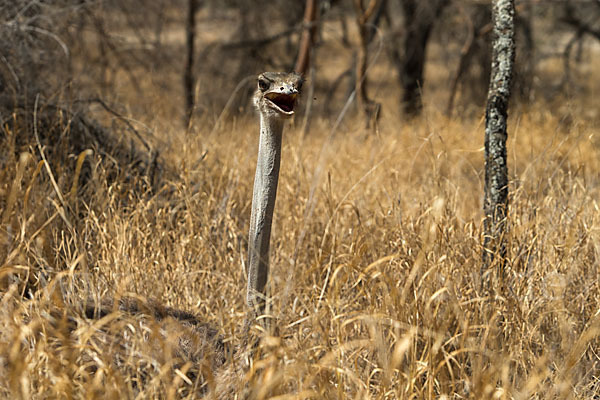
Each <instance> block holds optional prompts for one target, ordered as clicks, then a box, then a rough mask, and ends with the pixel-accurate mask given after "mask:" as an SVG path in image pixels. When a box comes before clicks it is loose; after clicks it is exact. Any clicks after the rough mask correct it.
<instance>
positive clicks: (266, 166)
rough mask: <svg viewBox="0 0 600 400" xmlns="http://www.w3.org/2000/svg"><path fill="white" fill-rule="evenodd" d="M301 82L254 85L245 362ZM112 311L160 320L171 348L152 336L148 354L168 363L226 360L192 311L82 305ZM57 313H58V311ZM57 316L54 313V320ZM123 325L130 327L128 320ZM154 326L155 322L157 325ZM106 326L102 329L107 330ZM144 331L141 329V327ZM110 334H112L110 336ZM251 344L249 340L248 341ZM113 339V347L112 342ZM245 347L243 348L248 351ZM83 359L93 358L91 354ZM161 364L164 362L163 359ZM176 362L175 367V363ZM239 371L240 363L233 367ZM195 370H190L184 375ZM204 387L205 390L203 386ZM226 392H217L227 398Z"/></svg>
mask: <svg viewBox="0 0 600 400" xmlns="http://www.w3.org/2000/svg"><path fill="white" fill-rule="evenodd" d="M301 86H302V77H301V76H300V75H298V74H296V73H282V72H265V73H262V74H260V75H259V76H258V87H257V90H256V92H255V95H254V105H255V107H256V108H257V110H258V112H259V115H260V138H259V146H258V159H257V165H256V175H255V180H254V189H253V195H252V211H251V217H250V232H249V238H248V264H247V265H248V286H247V292H246V304H247V308H248V311H247V316H246V321H245V323H244V335H245V338H244V341H245V343H243V344H242V345H241V346H238V347H239V349H240V350H242V352H245V353H244V354H241V353H242V352H239V351H238V352H237V353H238V356H240V358H241V357H245V358H246V362H245V363H241V364H244V365H246V366H247V365H248V364H247V362H248V361H249V360H251V359H252V355H253V352H254V349H255V348H256V346H255V343H253V342H251V341H250V339H249V337H250V327H251V326H252V325H254V324H255V323H257V324H258V325H260V326H261V327H262V328H263V329H266V328H267V326H268V324H267V323H266V322H265V318H260V317H261V316H262V315H263V314H264V312H265V305H266V299H267V293H266V283H267V278H268V275H269V242H270V236H271V226H272V221H273V211H274V207H275V197H276V192H277V183H278V178H279V164H280V160H281V140H282V132H283V125H284V123H285V121H286V120H287V119H289V118H291V117H292V116H293V115H294V108H295V105H296V98H297V96H298V94H299V92H300V89H301ZM114 311H120V312H121V314H122V316H123V317H127V316H132V318H139V317H140V316H142V318H145V317H150V319H149V320H143V321H150V322H149V323H150V324H152V322H151V321H156V323H158V327H159V330H160V332H161V336H162V338H163V339H166V341H167V342H169V344H170V345H169V347H170V348H171V351H170V352H168V353H165V352H164V348H165V347H164V346H163V345H162V344H161V343H154V341H152V340H150V343H148V346H147V347H148V348H149V349H150V350H149V351H150V358H151V359H152V360H158V361H159V362H160V361H164V362H169V360H170V359H174V358H175V359H179V360H182V361H183V362H182V365H183V364H185V363H186V362H191V363H192V364H194V365H197V366H199V367H198V368H197V369H196V370H197V371H198V373H199V371H200V370H204V369H203V368H201V367H202V366H207V365H208V366H209V367H210V368H209V369H210V370H213V371H216V370H218V369H220V368H221V367H223V366H224V364H225V362H226V358H227V357H226V354H227V353H228V352H227V351H226V346H225V345H224V343H223V341H222V339H221V338H220V337H219V335H218V329H215V328H214V327H212V326H210V324H207V323H206V322H203V321H202V320H200V319H199V318H197V317H196V316H195V315H193V314H191V313H189V312H186V311H181V310H177V309H174V308H170V307H165V306H163V305H161V304H159V303H157V302H154V301H147V300H144V299H139V298H132V297H126V298H122V299H118V300H116V299H115V300H109V301H105V302H102V303H101V304H94V303H93V302H89V304H86V305H85V306H84V314H85V316H86V318H88V319H95V320H97V319H100V318H103V317H106V318H104V319H105V320H106V319H107V318H111V316H114V315H118V314H114ZM57 316H60V314H59V315H57ZM58 319H60V318H57V320H58ZM124 322H125V323H124V324H123V325H126V326H129V325H130V324H129V322H128V321H127V320H125V321H124ZM155 326H156V325H155ZM110 329H111V328H110V327H107V328H106V330H107V331H110ZM141 330H143V329H141ZM111 337H112V339H111ZM101 341H104V342H105V344H106V345H108V346H109V347H112V348H115V347H116V348H118V349H120V353H119V351H117V354H116V356H115V358H116V361H117V363H119V364H126V363H124V362H123V361H124V360H125V358H126V357H127V349H128V348H129V345H128V344H127V343H126V342H123V341H122V338H121V337H120V336H115V335H114V334H113V335H112V336H111V335H110V334H108V333H106V334H103V336H102V338H101ZM250 343H251V344H250ZM115 344H116V346H115ZM246 350H247V351H246ZM86 358H89V359H90V360H91V359H94V355H93V354H92V355H90V356H88V357H86ZM161 364H162V363H161ZM174 367H178V364H175V365H174ZM233 368H234V369H235V370H237V371H239V370H240V369H239V366H233ZM190 374H191V375H195V373H194V372H189V373H188V375H190ZM201 390H205V389H201ZM225 397H226V395H223V396H219V398H225Z"/></svg>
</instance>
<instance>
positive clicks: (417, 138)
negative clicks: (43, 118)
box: [0, 69, 600, 399]
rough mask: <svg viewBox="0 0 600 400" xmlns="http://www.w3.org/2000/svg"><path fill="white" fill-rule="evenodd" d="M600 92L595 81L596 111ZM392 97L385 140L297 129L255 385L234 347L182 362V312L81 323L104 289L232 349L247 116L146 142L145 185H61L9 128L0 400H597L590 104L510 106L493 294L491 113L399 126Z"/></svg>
mask: <svg viewBox="0 0 600 400" xmlns="http://www.w3.org/2000/svg"><path fill="white" fill-rule="evenodd" d="M440 71H441V70H439V69H438V70H437V73H440ZM434 75H435V72H434ZM440 79H443V77H441V78H440ZM374 81H375V80H374ZM599 81H600V80H599V79H595V80H594V79H592V80H591V81H589V82H588V83H589V85H590V88H591V89H590V91H589V92H588V93H591V94H590V97H592V98H593V94H594V93H595V92H596V93H597V88H595V87H593V85H595V83H594V82H599ZM375 82H376V83H375V84H374V87H377V85H378V84H379V86H381V85H383V84H384V83H385V81H384V80H383V78H382V80H381V81H379V82H378V81H375ZM377 82H378V83H377ZM124 92H126V91H124ZM429 93H430V96H431V97H435V96H436V94H435V93H434V92H433V90H431V91H429ZM432 93H434V94H432ZM392 95H393V96H394V98H391V97H390V98H386V99H381V98H377V100H379V101H382V103H383V104H384V113H383V120H382V121H381V124H380V128H379V131H378V132H377V133H376V134H371V133H368V132H364V131H362V130H360V129H357V128H356V127H357V126H362V122H360V121H356V120H352V118H349V119H347V120H346V121H345V122H343V123H342V125H341V126H340V128H339V129H338V130H337V131H335V132H334V133H335V134H334V135H330V134H329V132H330V131H331V129H332V125H333V120H334V118H333V117H331V118H328V119H320V120H317V121H314V123H313V125H312V132H311V134H310V135H308V136H307V137H304V138H303V137H302V136H301V134H300V131H301V129H300V127H299V126H295V127H289V128H288V129H287V130H286V133H285V134H284V135H285V139H284V149H283V158H282V160H283V161H282V171H281V178H280V186H279V191H278V199H277V205H276V215H275V221H274V229H273V237H272V244H271V266H272V274H271V281H270V285H271V290H272V295H273V302H272V305H271V312H272V314H273V316H274V318H275V321H276V322H275V324H274V325H275V331H274V333H273V335H272V336H269V337H265V338H264V340H263V342H262V344H261V357H260V359H258V360H256V361H255V364H254V367H253V369H251V370H250V371H248V372H247V373H242V372H240V370H239V369H238V368H236V367H235V365H236V363H237V361H236V360H237V358H236V357H237V356H236V355H233V354H232V353H231V352H230V353H227V360H226V361H225V364H224V366H223V367H221V368H216V367H215V366H214V365H213V364H211V363H210V362H208V361H206V360H204V359H203V358H194V357H188V356H187V355H181V354H180V353H178V351H177V348H176V347H177V346H176V345H175V346H174V343H175V344H176V343H180V342H181V340H182V339H181V337H182V335H183V336H185V335H186V334H187V333H186V332H187V331H186V329H187V328H181V324H177V323H175V322H174V321H172V320H171V319H165V320H156V319H154V318H151V317H148V316H143V315H129V314H128V313H125V312H122V311H121V310H118V309H116V308H115V309H113V310H112V312H110V313H108V314H107V315H105V316H104V317H102V318H100V319H96V320H94V319H88V318H86V317H85V315H86V307H88V306H89V305H96V304H100V303H101V299H103V298H106V297H112V296H117V297H121V296H138V297H141V298H150V299H156V300H157V301H159V302H161V303H162V304H165V305H168V306H172V307H177V308H180V309H183V310H188V311H190V312H193V313H195V314H196V315H198V316H201V317H202V319H203V320H204V321H206V322H207V323H210V324H211V325H212V326H214V327H216V328H217V329H218V331H219V333H220V334H221V337H222V338H223V340H224V342H225V344H226V347H227V348H229V349H232V348H235V347H236V346H237V345H239V344H240V343H241V342H242V338H241V329H242V322H243V318H244V312H245V310H244V294H243V293H244V289H245V258H246V236H247V231H248V222H249V214H250V199H251V190H252V180H253V174H254V162H255V159H256V158H255V157H256V147H257V122H256V121H255V119H254V118H252V119H241V120H240V119H237V120H234V121H229V122H228V123H227V124H225V126H222V127H221V129H220V130H217V131H214V132H209V129H204V128H202V126H203V125H202V124H200V123H199V122H198V123H197V125H196V126H195V127H194V129H193V131H195V132H196V133H195V134H194V135H193V136H186V133H185V132H183V130H182V129H178V128H170V129H168V128H167V129H168V130H165V132H164V136H162V137H155V138H153V141H154V144H155V145H159V146H160V148H161V150H162V153H161V154H162V160H163V161H164V162H165V164H166V167H167V168H166V170H167V173H166V174H165V175H164V177H163V181H162V184H161V186H160V187H159V190H158V191H157V192H154V193H152V192H150V191H147V190H146V189H144V188H145V187H146V186H144V185H139V184H137V183H136V179H137V178H135V176H132V175H129V174H128V173H127V172H126V171H123V170H121V169H118V168H116V167H115V166H114V165H113V164H112V161H111V160H108V159H107V157H105V156H103V155H99V154H97V153H96V154H93V155H92V156H89V155H88V158H87V161H86V162H85V163H84V168H87V170H86V179H85V180H84V181H83V182H82V184H80V185H79V186H77V185H75V186H74V185H73V182H74V181H75V182H79V181H80V180H79V178H78V176H77V173H76V170H77V168H76V165H77V160H78V154H70V155H69V154H68V153H60V152H58V151H55V153H56V152H58V154H54V155H55V157H54V158H52V160H51V161H50V163H49V166H50V167H51V172H52V175H53V177H54V178H55V181H56V184H53V183H52V181H51V179H50V178H49V177H50V174H49V172H48V170H47V169H46V168H45V167H44V166H43V165H41V164H39V163H38V161H39V159H40V152H39V149H38V148H37V146H35V145H34V144H30V145H27V144H25V145H20V146H18V145H17V144H16V143H17V141H15V140H13V139H14V137H15V135H20V134H22V131H20V130H19V129H17V128H16V127H17V126H19V124H18V123H17V124H13V126H12V128H11V127H10V126H8V125H7V126H6V127H5V130H4V134H3V135H4V137H3V138H2V142H0V143H2V148H1V152H0V218H1V221H0V222H1V225H0V265H1V267H0V268H1V269H0V282H1V284H2V287H1V291H0V296H1V297H0V395H1V396H2V397H5V398H19V397H20V398H27V399H29V398H36V399H37V398H118V399H122V398H177V397H186V396H187V397H191V398H195V397H198V396H201V395H203V394H205V395H207V396H208V398H211V397H216V393H221V397H222V398H235V397H236V396H235V395H234V393H238V394H239V393H242V392H245V393H246V395H249V396H250V397H251V398H256V399H266V398H277V399H305V398H311V399H321V398H325V399H338V398H340V399H341V398H348V399H415V398H419V399H421V398H423V399H432V398H440V399H461V398H469V399H488V398H497V399H563V398H568V399H590V398H598V396H600V372H599V371H600V356H599V355H598V349H599V345H600V316H599V313H600V287H599V282H598V278H599V273H598V256H599V253H600V210H599V209H598V203H597V199H598V198H599V195H600V193H599V191H600V182H599V179H598V176H599V174H600V161H599V160H600V154H599V153H600V142H599V138H598V135H599V133H600V132H598V128H597V127H598V115H597V114H590V110H589V104H588V103H589V102H590V101H591V100H590V99H589V98H587V97H582V98H581V99H579V100H577V101H563V104H561V105H560V106H554V107H552V108H550V109H547V108H545V106H544V105H542V104H541V103H540V104H539V105H536V106H532V107H530V108H525V107H522V106H516V105H515V106H513V108H512V109H511V111H510V123H511V126H510V129H509V131H510V133H509V143H508V145H509V166H510V175H511V199H510V212H509V229H510V230H509V233H508V237H507V243H508V258H509V262H508V269H507V276H506V279H505V281H504V282H497V283H498V286H497V287H496V288H495V290H494V291H493V293H491V294H488V293H486V292H484V291H482V290H481V289H480V286H481V285H480V284H481V282H480V267H481V262H480V260H481V242H482V241H481V227H482V224H481V222H482V212H481V198H482V193H483V176H482V174H483V149H482V146H483V124H482V121H481V120H479V119H476V120H459V119H458V117H457V119H454V120H447V119H446V118H444V117H442V116H440V115H438V114H437V113H436V112H435V111H433V110H430V109H428V110H427V113H426V116H425V117H424V118H423V120H421V121H415V122H412V123H406V122H404V121H402V120H400V119H398V117H397V116H395V115H393V111H394V109H395V107H394V106H391V107H387V108H386V106H385V105H390V104H391V105H394V104H395V101H396V98H395V97H396V96H395V92H394V93H391V94H390V96H392ZM444 98H445V97H444ZM147 100H148V99H145V101H147ZM155 100H156V101H155V102H154V105H153V107H156V108H161V104H162V103H161V102H163V103H164V104H167V103H170V104H171V106H172V105H173V104H175V101H174V100H173V99H171V98H164V97H162V98H161V97H160V96H156V99H155ZM434 102H435V101H434ZM130 103H131V104H134V103H135V99H131V102H130ZM550 110H551V111H550ZM455 114H457V113H455ZM139 119H142V120H144V118H139ZM145 121H146V122H147V123H148V124H149V125H152V124H153V126H159V127H164V126H168V125H169V121H165V120H164V119H162V120H161V119H160V118H159V119H158V120H152V118H151V117H148V116H146V119H145ZM167 137H168V139H167ZM61 155H62V160H63V161H62V162H59V161H57V160H60V159H61V158H60V156H61ZM168 171H171V172H168ZM73 187H74V189H73ZM59 194H60V195H59ZM188 328H189V327H188ZM239 397H241V395H239V396H238V398H239Z"/></svg>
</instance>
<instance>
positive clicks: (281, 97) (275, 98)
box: [265, 92, 296, 115]
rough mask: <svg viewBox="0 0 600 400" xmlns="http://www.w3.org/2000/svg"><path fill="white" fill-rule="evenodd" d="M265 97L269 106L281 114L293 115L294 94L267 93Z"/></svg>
mask: <svg viewBox="0 0 600 400" xmlns="http://www.w3.org/2000/svg"><path fill="white" fill-rule="evenodd" d="M265 97H266V99H267V100H269V102H270V103H271V106H272V107H273V108H275V109H276V110H277V111H279V112H280V113H282V114H285V115H293V114H294V107H295V106H296V93H292V94H285V93H273V92H272V93H267V94H265Z"/></svg>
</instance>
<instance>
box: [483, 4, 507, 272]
mask: <svg viewBox="0 0 600 400" xmlns="http://www.w3.org/2000/svg"><path fill="white" fill-rule="evenodd" d="M492 4H493V11H492V12H493V21H494V43H493V54H492V73H491V77H490V86H489V91H488V100H487V107H486V115H485V116H486V123H485V194H484V203H483V209H484V213H485V219H484V241H483V269H482V272H484V271H486V270H487V269H488V267H490V266H491V264H492V263H493V262H494V260H497V261H498V262H499V263H500V271H501V272H502V271H503V268H504V263H505V258H506V245H505V234H506V213H507V208H508V168H507V165H506V137H507V133H506V123H507V116H508V114H507V110H508V101H509V99H510V92H511V81H512V75H513V65H514V59H515V40H514V14H515V5H514V0H493V1H492ZM486 280H487V279H484V281H486Z"/></svg>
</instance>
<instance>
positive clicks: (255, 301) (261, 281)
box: [246, 72, 302, 325]
mask: <svg viewBox="0 0 600 400" xmlns="http://www.w3.org/2000/svg"><path fill="white" fill-rule="evenodd" d="M301 86H302V78H301V76H300V75H298V74H296V73H290V74H287V73H281V72H279V73H278V72H265V73H263V74H261V75H259V76H258V89H257V90H256V93H255V95H254V105H255V106H256V108H257V109H258V111H259V113H260V138H259V144H258V159H257V163H256V175H255V177H254V190H253V195H252V214H251V217H250V233H249V238H248V288H247V291H246V303H247V305H248V308H249V312H250V317H249V318H248V320H247V321H246V323H247V325H248V324H250V323H252V321H253V320H254V319H256V318H257V317H258V316H260V315H262V314H263V313H264V311H265V303H266V284H267V278H268V275H269V244H270V239H271V226H272V223H273V210H274V208H275V198H276V195H277V182H278V179H279V163H280V160H281V137H282V132H283V124H284V122H285V120H286V119H289V118H290V117H291V116H292V115H294V106H295V104H296V96H297V95H298V93H299V91H300V88H301Z"/></svg>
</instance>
